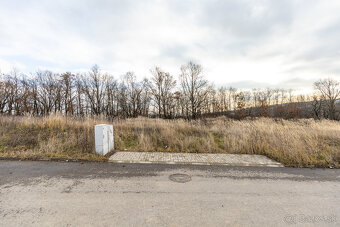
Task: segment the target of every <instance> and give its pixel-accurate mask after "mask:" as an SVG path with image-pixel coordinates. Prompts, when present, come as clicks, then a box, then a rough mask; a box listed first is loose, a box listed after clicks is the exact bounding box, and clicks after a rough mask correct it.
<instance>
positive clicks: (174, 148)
mask: <svg viewBox="0 0 340 227" xmlns="http://www.w3.org/2000/svg"><path fill="white" fill-rule="evenodd" d="M98 123H111V124H112V123H113V124H114V128H115V148H116V149H117V150H130V151H150V152H152V151H158V152H191V153H234V154H261V155H265V156H267V157H269V158H272V159H274V160H276V161H278V162H281V163H282V164H284V165H285V166H294V167H328V166H334V167H335V168H339V167H340V164H339V162H340V122H335V121H328V120H323V121H314V120H311V119H306V120H296V121H287V120H274V119H268V118H261V119H256V120H243V121H235V120H230V119H228V118H224V117H220V118H211V119H204V120H197V121H185V120H181V119H180V120H162V119H147V118H136V119H127V120H115V121H114V122H107V121H106V120H103V119H96V120H93V119H70V118H69V119H66V118H64V117H61V116H50V117H47V118H32V117H1V119H0V157H12V158H13V157H15V158H21V159H28V158H68V159H83V160H95V161H105V160H106V159H107V157H102V156H98V155H96V154H95V152H94V135H93V133H94V132H93V126H94V125H95V124H98Z"/></svg>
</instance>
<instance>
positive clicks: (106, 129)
mask: <svg viewBox="0 0 340 227" xmlns="http://www.w3.org/2000/svg"><path fill="white" fill-rule="evenodd" d="M94 135H95V147H96V153H97V154H99V155H105V154H107V153H108V152H110V151H112V150H113V149H114V140H113V125H106V124H100V125H95V126H94Z"/></svg>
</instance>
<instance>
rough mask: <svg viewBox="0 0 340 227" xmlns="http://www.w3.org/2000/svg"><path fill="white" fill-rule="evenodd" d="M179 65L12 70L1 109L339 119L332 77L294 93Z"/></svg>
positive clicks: (338, 94) (2, 83)
mask: <svg viewBox="0 0 340 227" xmlns="http://www.w3.org/2000/svg"><path fill="white" fill-rule="evenodd" d="M180 69H181V73H180V75H179V76H178V78H177V79H176V78H175V77H174V76H173V75H171V74H170V73H168V72H165V71H164V70H162V69H161V68H159V67H155V68H154V69H152V70H151V77H150V78H145V79H143V80H141V81H138V80H137V79H136V75H135V74H134V73H133V72H128V73H126V74H125V75H124V76H122V78H120V79H119V80H117V79H115V78H114V77H113V76H112V75H110V74H108V73H104V72H102V71H101V70H100V69H99V67H98V66H97V65H95V66H93V67H92V68H91V70H90V71H89V72H87V73H77V74H73V73H71V72H66V73H61V74H59V73H53V72H51V71H47V70H46V71H38V72H37V73H35V74H34V75H32V76H26V75H23V74H19V73H17V72H16V71H13V72H12V73H8V74H1V75H0V114H2V115H25V114H29V115H33V116H46V115H49V114H51V113H62V114H64V115H66V116H98V115H102V116H105V117H108V118H115V117H120V118H129V117H138V116H145V117H160V118H166V119H172V118H186V119H196V118H199V117H206V116H219V115H226V116H228V117H232V118H236V119H243V118H246V117H275V118H286V119H290V118H315V119H322V118H328V119H332V120H339V119H340V116H339V104H338V103H337V100H338V99H339V98H340V85H339V82H338V81H336V80H333V79H330V78H329V79H323V80H319V81H316V82H315V83H314V91H315V92H314V94H313V95H301V94H300V95H294V93H293V90H292V89H270V88H267V89H252V90H239V89H236V88H233V87H223V86H222V87H218V88H216V87H215V86H213V85H212V84H211V83H209V82H208V81H207V80H206V79H205V77H204V75H203V69H202V66H201V65H199V64H196V63H194V62H189V63H187V64H185V65H183V66H181V68H180Z"/></svg>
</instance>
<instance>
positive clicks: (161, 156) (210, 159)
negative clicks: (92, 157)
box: [109, 152, 283, 167]
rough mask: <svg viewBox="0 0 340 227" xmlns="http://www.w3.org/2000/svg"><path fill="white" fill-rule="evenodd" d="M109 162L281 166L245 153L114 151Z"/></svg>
mask: <svg viewBox="0 0 340 227" xmlns="http://www.w3.org/2000/svg"><path fill="white" fill-rule="evenodd" d="M109 161H110V162H118V163H166V164H193V165H233V166H270V167H283V165H282V164H281V163H279V162H275V161H273V160H271V159H269V158H267V157H265V156H263V155H247V154H194V153H164V152H116V153H115V154H113V155H112V156H111V157H110V159H109Z"/></svg>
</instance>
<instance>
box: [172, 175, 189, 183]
mask: <svg viewBox="0 0 340 227" xmlns="http://www.w3.org/2000/svg"><path fill="white" fill-rule="evenodd" d="M169 179H170V180H171V181H174V182H178V183H185V182H188V181H191V177H190V176H189V175H187V174H180V173H176V174H171V175H170V176H169Z"/></svg>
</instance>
